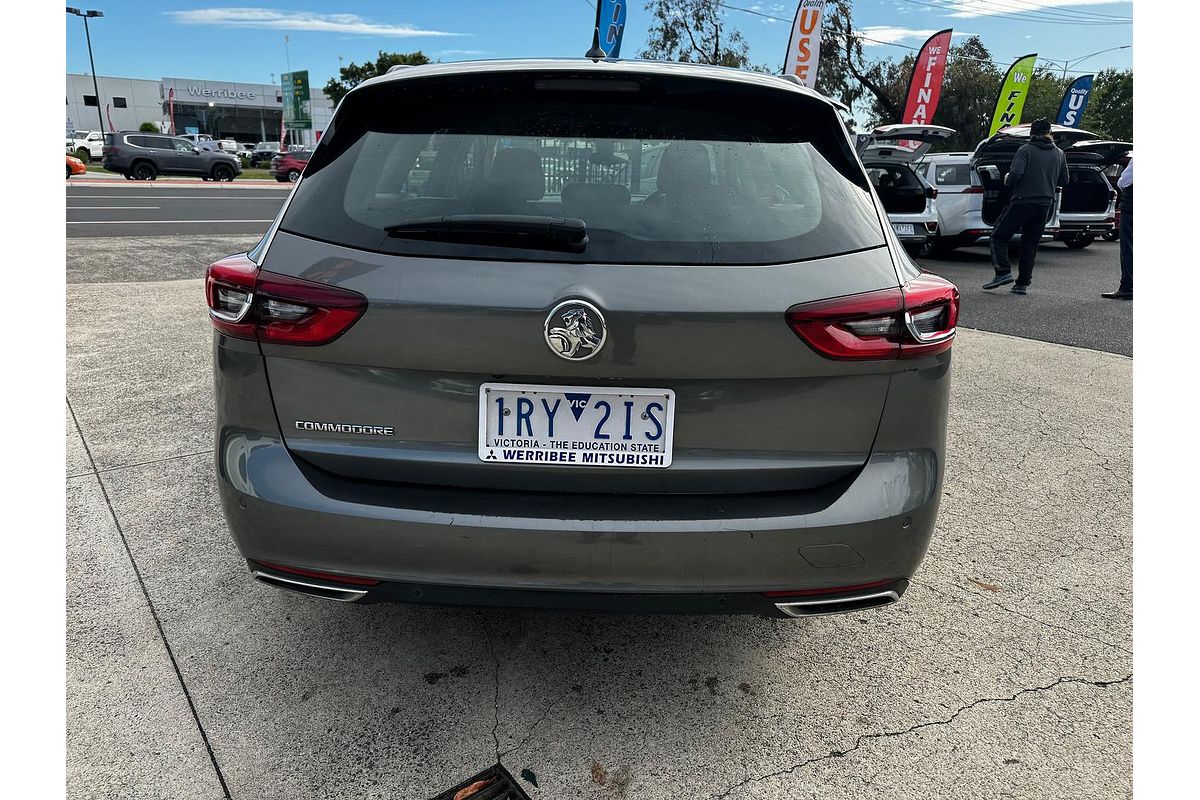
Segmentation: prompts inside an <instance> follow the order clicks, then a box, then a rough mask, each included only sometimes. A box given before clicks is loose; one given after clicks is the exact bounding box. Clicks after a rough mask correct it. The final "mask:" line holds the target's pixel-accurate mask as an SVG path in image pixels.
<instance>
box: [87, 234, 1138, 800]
mask: <svg viewBox="0 0 1200 800" xmlns="http://www.w3.org/2000/svg"><path fill="white" fill-rule="evenodd" d="M254 238H256V237H255V236H254V235H248V236H241V237H239V236H225V237H218V236H209V237H203V238H189V239H181V238H174V239H172V238H164V237H154V238H147V239H139V238H136V237H132V238H130V237H127V238H120V239H106V240H98V239H97V240H85V239H72V240H70V241H68V243H67V256H68V269H69V275H70V277H71V282H70V284H69V285H68V287H67V398H66V399H67V409H66V437H67V459H66V476H67V477H66V497H67V576H68V577H67V731H68V732H67V742H66V747H67V790H68V794H69V795H70V796H71V797H73V798H80V799H81V800H82V799H85V798H106V799H107V798H110V797H139V798H140V797H164V798H166V797H187V798H238V799H239V800H241V799H242V798H256V799H257V798H263V800H271V799H273V798H279V799H280V800H283V799H284V798H300V797H304V798H310V797H311V798H317V797H321V798H356V799H358V798H381V799H382V798H395V797H416V798H422V797H431V796H433V795H435V794H437V793H438V792H439V791H440V790H442V789H445V788H447V787H450V786H452V785H454V784H456V783H458V782H459V781H462V780H463V779H465V778H467V777H468V776H470V775H472V774H475V773H476V772H478V771H480V770H482V769H484V768H485V767H487V766H489V765H491V764H494V763H496V762H497V761H500V762H502V763H503V764H504V765H505V766H506V767H507V768H508V770H509V771H510V772H511V773H512V774H513V775H515V776H519V777H518V780H520V781H521V783H522V785H523V786H524V788H525V789H526V790H527V791H528V792H529V793H530V795H531V796H532V797H533V798H534V800H558V799H559V798H566V797H574V798H595V799H596V800H634V798H637V799H638V800H642V798H646V799H648V800H658V799H659V798H663V799H664V800H665V798H677V797H696V798H708V799H709V800H751V799H757V798H797V797H820V798H822V800H869V799H870V798H889V799H892V798H894V799H895V800H917V798H930V797H937V798H946V799H947V800H968V799H969V800H975V799H976V798H980V797H1006V798H1014V799H1023V798H1031V799H1033V800H1058V799H1059V798H1061V799H1062V800H1066V799H1067V798H1072V799H1074V798H1085V797H1086V798H1089V800H1110V799H1111V800H1122V799H1124V798H1128V797H1129V796H1130V794H1131V791H1132V789H1131V740H1132V731H1131V722H1132V720H1131V716H1132V683H1133V678H1132V665H1131V648H1132V643H1131V635H1132V630H1131V624H1132V617H1131V609H1132V603H1131V595H1132V587H1131V577H1132V576H1131V570H1130V563H1131V548H1132V530H1131V514H1130V506H1131V494H1132V492H1131V481H1130V469H1131V463H1130V461H1131V452H1130V434H1131V416H1130V406H1131V396H1130V395H1131V371H1132V361H1131V360H1130V359H1128V358H1124V357H1122V356H1118V355H1113V354H1109V353H1103V352H1096V351H1095V350H1090V349H1081V348H1074V347H1064V346H1061V345H1057V344H1047V343H1043V342H1037V341H1031V340H1029V339H1020V338H1013V337H1009V336H998V335H995V334H991V333H984V332H977V331H971V330H963V331H961V332H960V335H959V338H958V340H957V341H956V343H955V348H954V379H953V383H952V397H951V406H950V421H949V430H948V436H947V454H946V455H947V463H948V468H947V476H946V481H945V487H944V495H943V498H942V504H941V512H940V515H939V519H938V525H937V530H936V532H935V534H934V537H933V541H932V543H931V547H930V551H929V554H928V556H927V557H926V559H925V562H924V563H923V565H922V566H921V569H920V570H919V572H918V573H917V575H916V576H915V579H914V582H913V585H912V587H911V588H910V590H909V591H908V593H907V594H906V595H905V596H904V598H903V600H902V601H901V603H899V604H897V605H895V606H892V607H889V608H886V609H880V610H877V611H871V612H863V613H858V614H851V615H847V616H840V617H829V618H814V619H810V620H768V619H757V618H752V617H704V618H693V617H648V616H603V615H595V614H578V613H567V612H563V613H554V612H532V611H507V610H497V609H491V610H488V609H460V608H433V607H421V606H364V607H356V606H346V605H340V604H333V603H328V602H323V601H320V600H315V599H311V598H305V597H299V596H296V595H291V594H288V593H284V592H280V591H278V590H275V589H272V588H270V587H267V586H263V585H261V584H257V583H254V582H253V581H251V579H250V577H249V575H248V574H247V570H246V564H245V562H244V561H243V560H242V559H241V558H240V557H239V555H238V553H237V551H236V549H235V548H234V546H233V543H232V541H231V538H230V536H229V532H228V530H227V529H226V526H225V523H224V519H223V517H222V515H221V512H220V509H219V504H218V501H217V496H216V480H215V475H214V467H213V451H212V447H213V442H212V424H213V405H212V404H213V399H212V398H213V395H212V372H211V358H212V350H211V336H212V334H211V329H210V325H209V322H208V319H207V315H206V312H205V309H204V306H203V302H202V300H201V296H202V281H201V280H200V275H201V274H202V270H203V265H204V264H205V263H207V262H208V261H211V260H213V259H215V258H218V257H220V256H221V255H224V254H225V253H228V252H232V251H235V250H238V249H241V248H243V247H244V246H245V244H246V243H247V242H252V241H253V240H254ZM147 264H151V265H165V267H163V268H164V269H165V270H167V271H168V272H167V274H165V275H164V274H162V273H161V272H159V273H156V272H155V270H154V269H153V268H148V267H147V266H146V265H147ZM957 268H959V269H962V270H964V271H967V272H968V273H969V274H970V275H971V276H975V275H976V273H978V272H980V271H982V269H983V268H982V267H980V266H979V265H973V264H971V263H969V262H966V263H963V264H961V265H959V266H958V267H957ZM1055 269H1057V268H1056V267H1047V269H1046V271H1045V277H1039V279H1038V281H1037V283H1035V286H1044V285H1046V284H1047V283H1049V282H1050V281H1049V274H1050V273H1051V272H1052V271H1053V270H1055ZM172 278H177V279H172ZM115 281H120V282H123V284H124V285H123V286H122V289H121V292H119V293H114V292H113V291H112V286H111V283H112V282H115ZM980 282H982V281H980ZM962 283H963V284H964V286H968V288H966V289H965V290H964V294H965V295H966V296H967V297H968V302H969V304H970V305H969V306H968V309H971V308H976V307H978V308H981V307H984V306H983V304H984V303H985V302H991V301H992V300H993V299H992V298H976V297H975V296H974V294H973V293H974V292H975V291H977V290H973V289H970V288H969V282H967V281H962ZM1033 298H1036V296H1031V298H1014V297H1009V296H1004V297H998V298H994V302H995V303H997V304H999V303H1009V304H1010V307H1011V308H1017V305H1016V304H1017V302H1018V301H1021V300H1026V301H1027V300H1030V299H1033ZM131 304H133V305H136V306H137V307H138V308H139V309H142V313H139V314H133V315H131V314H129V313H128V308H129V306H130V305H131ZM1031 306H1032V304H1030V305H1029V306H1027V308H1028V307H1031ZM999 407H1004V408H1005V409H1008V408H1012V409H1016V410H1017V412H1018V413H1019V414H1020V415H1021V421H1020V423H1019V424H1011V423H1009V422H1008V421H1007V420H1001V422H1000V423H997V422H996V419H997V417H996V412H997V409H998V408H999Z"/></svg>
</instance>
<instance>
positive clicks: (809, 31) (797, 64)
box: [783, 0, 825, 88]
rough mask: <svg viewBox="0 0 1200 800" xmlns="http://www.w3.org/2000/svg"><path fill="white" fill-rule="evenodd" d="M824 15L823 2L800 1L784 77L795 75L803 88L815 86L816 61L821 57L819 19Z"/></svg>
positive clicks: (784, 67)
mask: <svg viewBox="0 0 1200 800" xmlns="http://www.w3.org/2000/svg"><path fill="white" fill-rule="evenodd" d="M824 15H825V0H800V5H798V6H797V7H796V20H795V22H793V23H792V36H791V38H790V39H789V40H788V52H787V60H786V61H785V62H784V65H783V74H784V75H795V76H796V77H797V78H799V79H800V82H801V83H803V84H804V85H805V86H807V87H809V88H812V87H814V86H816V85H817V59H819V58H820V57H821V19H822V17H824Z"/></svg>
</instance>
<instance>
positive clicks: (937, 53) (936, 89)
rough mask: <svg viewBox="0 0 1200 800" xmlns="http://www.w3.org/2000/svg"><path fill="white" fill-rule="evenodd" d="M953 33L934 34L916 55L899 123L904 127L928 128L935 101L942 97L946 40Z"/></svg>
mask: <svg viewBox="0 0 1200 800" xmlns="http://www.w3.org/2000/svg"><path fill="white" fill-rule="evenodd" d="M953 33H954V31H953V30H952V29H951V28H947V29H946V30H944V31H938V32H937V33H935V34H934V35H933V36H930V37H929V39H928V40H927V41H926V42H925V44H924V46H922V47H921V51H920V52H919V53H917V61H916V63H915V64H914V65H913V73H912V78H910V79H909V81H908V100H907V101H906V102H905V103H904V115H903V116H902V117H901V118H900V122H902V123H904V124H906V125H928V124H929V123H931V122H932V121H933V112H934V111H936V110H937V104H938V98H940V97H941V94H942V78H944V77H945V75H946V58H947V57H948V56H949V54H950V37H951V35H953Z"/></svg>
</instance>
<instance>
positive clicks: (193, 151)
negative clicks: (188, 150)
mask: <svg viewBox="0 0 1200 800" xmlns="http://www.w3.org/2000/svg"><path fill="white" fill-rule="evenodd" d="M192 155H194V156H198V155H200V148H199V147H193V148H192Z"/></svg>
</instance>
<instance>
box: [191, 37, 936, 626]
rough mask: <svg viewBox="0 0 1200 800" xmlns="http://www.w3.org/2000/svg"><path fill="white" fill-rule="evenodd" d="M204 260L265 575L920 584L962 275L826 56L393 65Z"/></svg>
mask: <svg viewBox="0 0 1200 800" xmlns="http://www.w3.org/2000/svg"><path fill="white" fill-rule="evenodd" d="M206 284H207V285H206V293H207V300H208V306H209V309H210V316H211V319H212V323H213V326H214V328H215V329H216V330H215V335H214V347H213V354H214V360H215V386H216V409H217V431H216V453H217V457H216V462H217V463H216V466H217V472H218V476H219V486H220V494H221V500H222V504H223V506H224V511H225V516H226V518H227V520H228V522H229V526H230V529H231V531H232V533H233V537H234V539H235V541H236V542H237V546H238V548H239V549H240V551H241V553H242V554H243V555H244V556H245V558H246V559H247V561H248V563H249V568H250V570H251V572H252V574H253V576H254V577H255V578H256V579H257V580H259V581H261V582H263V583H267V584H270V585H273V586H276V587H280V588H284V589H291V590H295V591H299V592H303V593H306V594H309V595H314V596H318V597H323V598H328V599H333V600H342V601H356V600H360V601H364V602H370V601H379V600H399V601H418V602H426V603H452V604H471V605H477V604H478V605H503V606H515V607H523V606H557V607H569V608H581V609H601V610H611V611H648V612H670V611H683V612H750V613H759V614H767V615H774V616H792V617H800V616H809V615H816V614H827V613H835V612H844V611H853V610H858V609H864V608H871V607H875V606H881V605H886V604H888V603H891V602H894V601H895V600H897V599H898V598H899V596H900V595H901V594H902V593H903V592H904V590H905V589H906V587H907V586H908V581H909V578H910V577H911V576H912V575H913V572H914V571H915V570H916V569H917V566H918V564H919V563H920V561H921V559H922V557H923V555H924V553H925V550H926V547H927V544H928V541H929V538H930V534H931V532H932V530H933V527H934V520H935V517H936V514H937V507H938V499H939V493H940V486H941V482H942V475H943V471H944V463H943V458H944V456H943V451H944V440H945V428H946V407H947V395H948V390H949V385H950V345H951V341H952V339H953V337H954V333H955V323H956V319H957V316H958V293H957V291H956V289H955V288H954V286H953V285H951V284H950V283H948V282H947V281H945V280H943V279H941V278H938V277H935V276H933V275H929V274H927V273H923V272H922V271H921V270H920V269H919V268H918V267H917V266H915V265H914V264H913V262H912V261H911V260H910V259H909V258H908V256H907V255H906V254H905V252H904V250H903V248H902V247H901V246H900V244H899V242H898V241H897V240H896V237H895V234H894V232H893V230H892V226H891V225H890V224H889V223H888V218H887V214H886V211H885V210H884V209H883V207H882V206H881V205H880V202H879V199H878V197H877V196H876V195H875V194H874V193H873V192H872V190H871V185H870V183H869V181H868V179H867V176H866V174H865V173H864V170H863V167H862V164H861V163H860V162H859V160H858V158H857V157H856V155H855V151H854V145H853V142H852V141H851V139H850V137H849V135H848V134H847V132H846V130H845V128H844V127H843V125H842V123H841V121H840V119H839V116H838V112H837V109H836V108H835V107H834V105H833V104H831V102H830V101H828V100H827V99H825V98H823V97H822V96H821V95H819V94H817V93H815V92H812V91H810V90H808V89H806V88H804V87H802V86H800V85H797V84H796V83H794V82H791V81H788V80H785V79H782V78H778V77H772V76H767V75H759V74H754V73H749V72H741V71H736V70H729V69H722V68H715V67H703V66H696V65H687V64H671V63H646V62H636V61H633V62H623V61H599V62H594V61H590V60H586V59H581V60H556V61H507V62H475V63H471V64H434V65H427V66H423V67H412V68H407V69H403V70H397V71H394V72H393V73H391V74H388V75H386V76H382V77H379V78H376V79H373V80H370V81H367V82H365V83H363V84H362V85H360V86H358V87H357V88H355V89H354V90H353V91H351V92H350V93H349V94H348V95H346V97H345V99H344V100H343V101H342V102H341V104H340V105H339V106H338V109H337V112H336V113H335V115H334V119H333V122H332V124H331V126H330V128H329V130H328V131H327V132H326V134H325V135H324V136H323V137H322V139H321V142H320V144H319V145H318V146H317V148H316V150H315V152H314V153H313V155H312V159H311V161H310V162H309V164H308V168H307V170H306V171H305V173H304V176H303V177H302V178H301V179H300V181H299V183H297V185H296V187H295V189H294V191H293V192H292V194H291V196H290V199H289V200H288V202H287V203H286V205H285V206H284V208H283V209H282V210H281V212H280V214H279V216H278V218H277V219H276V220H275V222H274V223H273V224H272V226H271V227H270V229H269V231H268V232H267V234H266V236H265V237H264V238H263V240H262V241H261V242H260V243H259V244H258V245H257V246H256V247H255V248H254V249H253V250H251V251H250V252H249V253H244V254H240V255H236V256H232V257H229V258H226V259H223V260H221V261H219V262H217V263H215V264H213V265H212V266H211V267H210V268H209V271H208V275H207V281H206Z"/></svg>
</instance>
